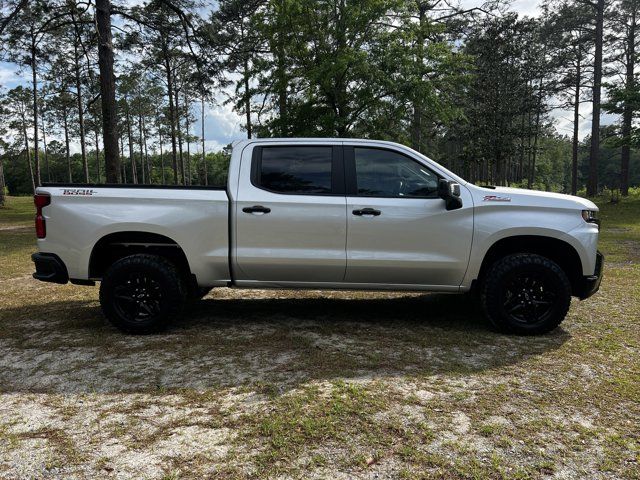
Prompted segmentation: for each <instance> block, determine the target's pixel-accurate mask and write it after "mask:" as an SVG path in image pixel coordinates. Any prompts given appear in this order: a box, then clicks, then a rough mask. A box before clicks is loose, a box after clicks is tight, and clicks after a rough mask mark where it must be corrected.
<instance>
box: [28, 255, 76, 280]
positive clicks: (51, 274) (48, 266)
mask: <svg viewBox="0 0 640 480" xmlns="http://www.w3.org/2000/svg"><path fill="white" fill-rule="evenodd" d="M31 260H33V263H35V265H36V272H35V273H34V274H33V278H35V279H36V280H40V281H42V282H52V283H62V284H64V283H67V282H68V281H69V273H68V272H67V267H66V266H65V264H64V262H63V261H62V260H60V257H58V256H57V255H56V254H54V253H34V254H33V255H31Z"/></svg>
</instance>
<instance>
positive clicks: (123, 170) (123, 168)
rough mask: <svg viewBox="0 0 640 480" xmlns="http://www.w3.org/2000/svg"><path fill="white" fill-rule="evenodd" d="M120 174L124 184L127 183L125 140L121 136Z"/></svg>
mask: <svg viewBox="0 0 640 480" xmlns="http://www.w3.org/2000/svg"><path fill="white" fill-rule="evenodd" d="M120 158H121V159H122V162H120V174H121V176H122V183H127V166H126V165H125V163H124V138H122V135H120Z"/></svg>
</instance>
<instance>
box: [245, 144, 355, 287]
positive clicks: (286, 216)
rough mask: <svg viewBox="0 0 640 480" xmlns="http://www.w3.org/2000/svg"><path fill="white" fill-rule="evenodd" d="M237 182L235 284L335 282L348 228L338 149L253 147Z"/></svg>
mask: <svg viewBox="0 0 640 480" xmlns="http://www.w3.org/2000/svg"><path fill="white" fill-rule="evenodd" d="M249 164H250V165H249ZM248 178H251V181H249V180H247V179H248ZM240 179H241V180H240V184H239V187H238V195H237V202H236V204H235V208H236V211H235V227H236V232H235V238H236V250H235V256H236V265H237V267H238V268H237V271H236V272H235V274H236V280H238V281H239V284H242V283H243V282H272V283H273V282H275V283H283V284H284V283H300V284H305V283H309V284H313V283H327V282H329V283H332V282H341V281H342V280H343V278H344V274H345V268H346V250H345V243H346V223H347V220H346V200H345V196H344V169H343V165H342V147H341V146H337V145H336V146H332V145H326V144H316V145H313V144H309V145H264V146H256V147H253V151H252V152H249V153H247V156H244V155H243V158H242V166H241V172H240Z"/></svg>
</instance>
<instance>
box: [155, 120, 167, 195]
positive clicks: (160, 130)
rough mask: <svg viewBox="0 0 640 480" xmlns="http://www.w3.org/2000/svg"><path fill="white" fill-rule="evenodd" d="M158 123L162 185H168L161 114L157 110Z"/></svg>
mask: <svg viewBox="0 0 640 480" xmlns="http://www.w3.org/2000/svg"><path fill="white" fill-rule="evenodd" d="M156 123H157V124H158V137H159V139H160V168H162V184H163V185H166V184H167V183H166V179H165V172H164V154H163V152H162V140H163V138H162V122H161V120H160V113H159V112H158V110H157V109H156Z"/></svg>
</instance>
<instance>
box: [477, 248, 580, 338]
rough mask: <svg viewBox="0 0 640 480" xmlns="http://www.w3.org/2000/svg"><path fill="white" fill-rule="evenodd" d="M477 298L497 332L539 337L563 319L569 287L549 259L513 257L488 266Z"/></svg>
mask: <svg viewBox="0 0 640 480" xmlns="http://www.w3.org/2000/svg"><path fill="white" fill-rule="evenodd" d="M480 298H481V302H482V307H483V309H484V312H485V315H486V316H487V318H488V319H489V321H490V322H491V323H492V324H493V325H494V326H495V327H496V328H497V329H498V330H500V331H502V332H506V333H515V334H519V335H538V334H543V333H547V332H549V331H551V330H553V329H554V328H556V327H557V326H558V325H560V322H562V320H564V317H565V316H566V314H567V312H568V311H569V306H570V304H571V284H570V283H569V279H568V278H567V275H566V274H565V272H564V271H563V270H562V269H561V268H560V267H559V266H558V264H556V263H555V262H553V261H551V260H549V259H548V258H546V257H543V256H541V255H535V254H528V253H522V254H514V255H508V256H506V257H504V258H501V259H500V260H498V261H496V262H495V263H494V264H493V265H492V266H491V268H490V269H489V271H488V272H487V274H486V275H485V278H484V281H483V282H482V287H481V290H480Z"/></svg>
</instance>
